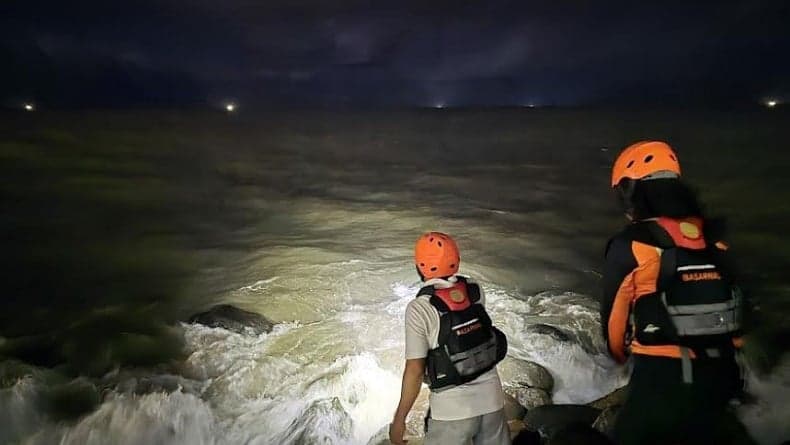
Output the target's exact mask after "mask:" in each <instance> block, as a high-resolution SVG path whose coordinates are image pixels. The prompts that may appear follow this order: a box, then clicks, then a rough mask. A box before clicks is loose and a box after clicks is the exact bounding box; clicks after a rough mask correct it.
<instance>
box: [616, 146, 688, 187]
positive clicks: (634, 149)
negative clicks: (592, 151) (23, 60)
mask: <svg viewBox="0 0 790 445" xmlns="http://www.w3.org/2000/svg"><path fill="white" fill-rule="evenodd" d="M661 171H668V172H672V173H675V174H677V175H678V176H680V163H678V157H677V155H676V154H675V152H674V151H672V147H670V146H669V145H667V144H666V143H665V142H660V141H642V142H637V143H636V144H633V145H631V146H630V147H628V148H626V149H625V150H623V152H622V153H620V156H618V157H617V160H616V161H614V167H613V168H612V187H617V184H619V183H620V181H622V180H623V179H624V178H631V179H643V178H645V177H647V176H650V175H652V174H654V173H657V172H661Z"/></svg>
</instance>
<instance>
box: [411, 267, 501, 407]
mask: <svg viewBox="0 0 790 445" xmlns="http://www.w3.org/2000/svg"><path fill="white" fill-rule="evenodd" d="M457 278H458V281H457V282H456V283H455V285H453V286H452V287H449V288H446V289H437V288H435V287H434V286H426V287H423V288H422V289H420V292H419V293H417V297H419V296H421V295H429V296H430V303H431V305H432V306H433V307H434V308H435V309H436V310H437V311H438V312H439V338H438V346H437V347H436V348H434V349H431V350H429V351H428V356H427V357H426V366H425V382H426V383H427V384H428V385H429V386H430V388H431V390H432V391H435V392H440V391H443V390H446V389H449V388H451V387H453V386H457V385H462V384H464V383H467V382H471V381H472V380H474V379H476V378H477V377H479V376H481V375H482V374H484V373H486V372H488V371H490V370H491V369H493V368H494V367H495V366H496V364H497V363H499V362H500V361H502V359H504V358H505V355H506V354H507V337H506V336H505V334H504V333H502V331H500V330H499V329H497V328H496V327H494V326H493V324H492V322H491V318H490V317H489V316H488V313H487V312H486V310H485V308H484V307H483V305H482V304H478V302H479V301H480V287H478V285H477V284H475V283H469V282H467V280H466V279H465V278H464V277H457Z"/></svg>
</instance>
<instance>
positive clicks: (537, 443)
mask: <svg viewBox="0 0 790 445" xmlns="http://www.w3.org/2000/svg"><path fill="white" fill-rule="evenodd" d="M542 443H543V439H542V438H541V437H540V433H538V432H537V431H530V430H527V429H524V430H521V431H520V432H519V433H518V434H516V437H514V438H513V445H541V444H542Z"/></svg>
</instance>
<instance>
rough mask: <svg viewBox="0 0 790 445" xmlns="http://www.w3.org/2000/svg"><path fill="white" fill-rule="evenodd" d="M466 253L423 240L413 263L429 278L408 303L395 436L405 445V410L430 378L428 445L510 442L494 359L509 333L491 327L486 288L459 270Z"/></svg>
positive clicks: (443, 238)
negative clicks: (404, 353)
mask: <svg viewBox="0 0 790 445" xmlns="http://www.w3.org/2000/svg"><path fill="white" fill-rule="evenodd" d="M459 262H460V255H459V253H458V248H457V246H456V244H455V242H454V241H453V240H452V238H450V237H449V236H448V235H446V234H443V233H439V232H429V233H426V234H425V235H423V236H422V237H420V239H418V240H417V245H416V246H415V264H416V266H417V271H418V273H419V274H420V276H421V278H422V279H423V281H424V286H425V287H423V288H422V289H421V290H420V294H419V295H418V296H417V298H415V299H414V300H413V301H411V302H410V303H409V305H408V306H407V308H406V317H405V319H406V366H405V369H404V371H403V383H402V388H401V400H400V403H399V405H398V408H397V410H396V412H395V416H394V418H393V421H392V425H391V426H390V441H391V442H392V443H394V444H402V443H404V441H403V434H404V431H405V428H406V415H407V414H408V413H409V411H410V410H411V407H412V405H413V404H414V400H415V399H416V398H417V395H418V394H419V392H420V387H421V384H422V382H423V379H424V378H425V379H426V380H427V381H428V382H429V383H430V388H431V395H430V411H429V413H430V414H429V419H428V423H427V431H426V435H425V443H426V444H428V445H435V444H438V445H441V444H447V445H459V444H467V443H470V442H471V443H474V444H475V445H505V444H510V433H509V431H508V428H507V423H506V422H505V415H504V394H503V392H502V384H501V382H500V380H499V374H498V373H497V370H496V363H497V362H498V361H500V360H501V359H502V358H504V354H505V352H506V348H507V343H506V339H505V337H504V334H502V333H501V332H499V331H498V330H497V329H496V328H494V327H493V326H492V324H491V320H490V318H489V317H488V314H487V313H486V312H485V309H484V308H483V303H484V295H483V292H482V290H481V289H480V287H479V286H478V285H477V284H476V283H474V282H472V281H471V280H468V279H467V278H465V277H462V276H458V275H456V274H457V272H458V266H459Z"/></svg>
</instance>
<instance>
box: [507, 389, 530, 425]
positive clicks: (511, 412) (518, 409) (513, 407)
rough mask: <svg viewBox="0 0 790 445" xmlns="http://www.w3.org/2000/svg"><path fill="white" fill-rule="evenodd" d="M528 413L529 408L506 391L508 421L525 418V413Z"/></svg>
mask: <svg viewBox="0 0 790 445" xmlns="http://www.w3.org/2000/svg"><path fill="white" fill-rule="evenodd" d="M526 413H527V409H526V408H524V407H523V406H521V404H520V403H518V400H516V399H515V397H513V396H511V395H510V394H508V393H505V419H507V420H508V421H510V420H521V419H523V418H524V414H526Z"/></svg>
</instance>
